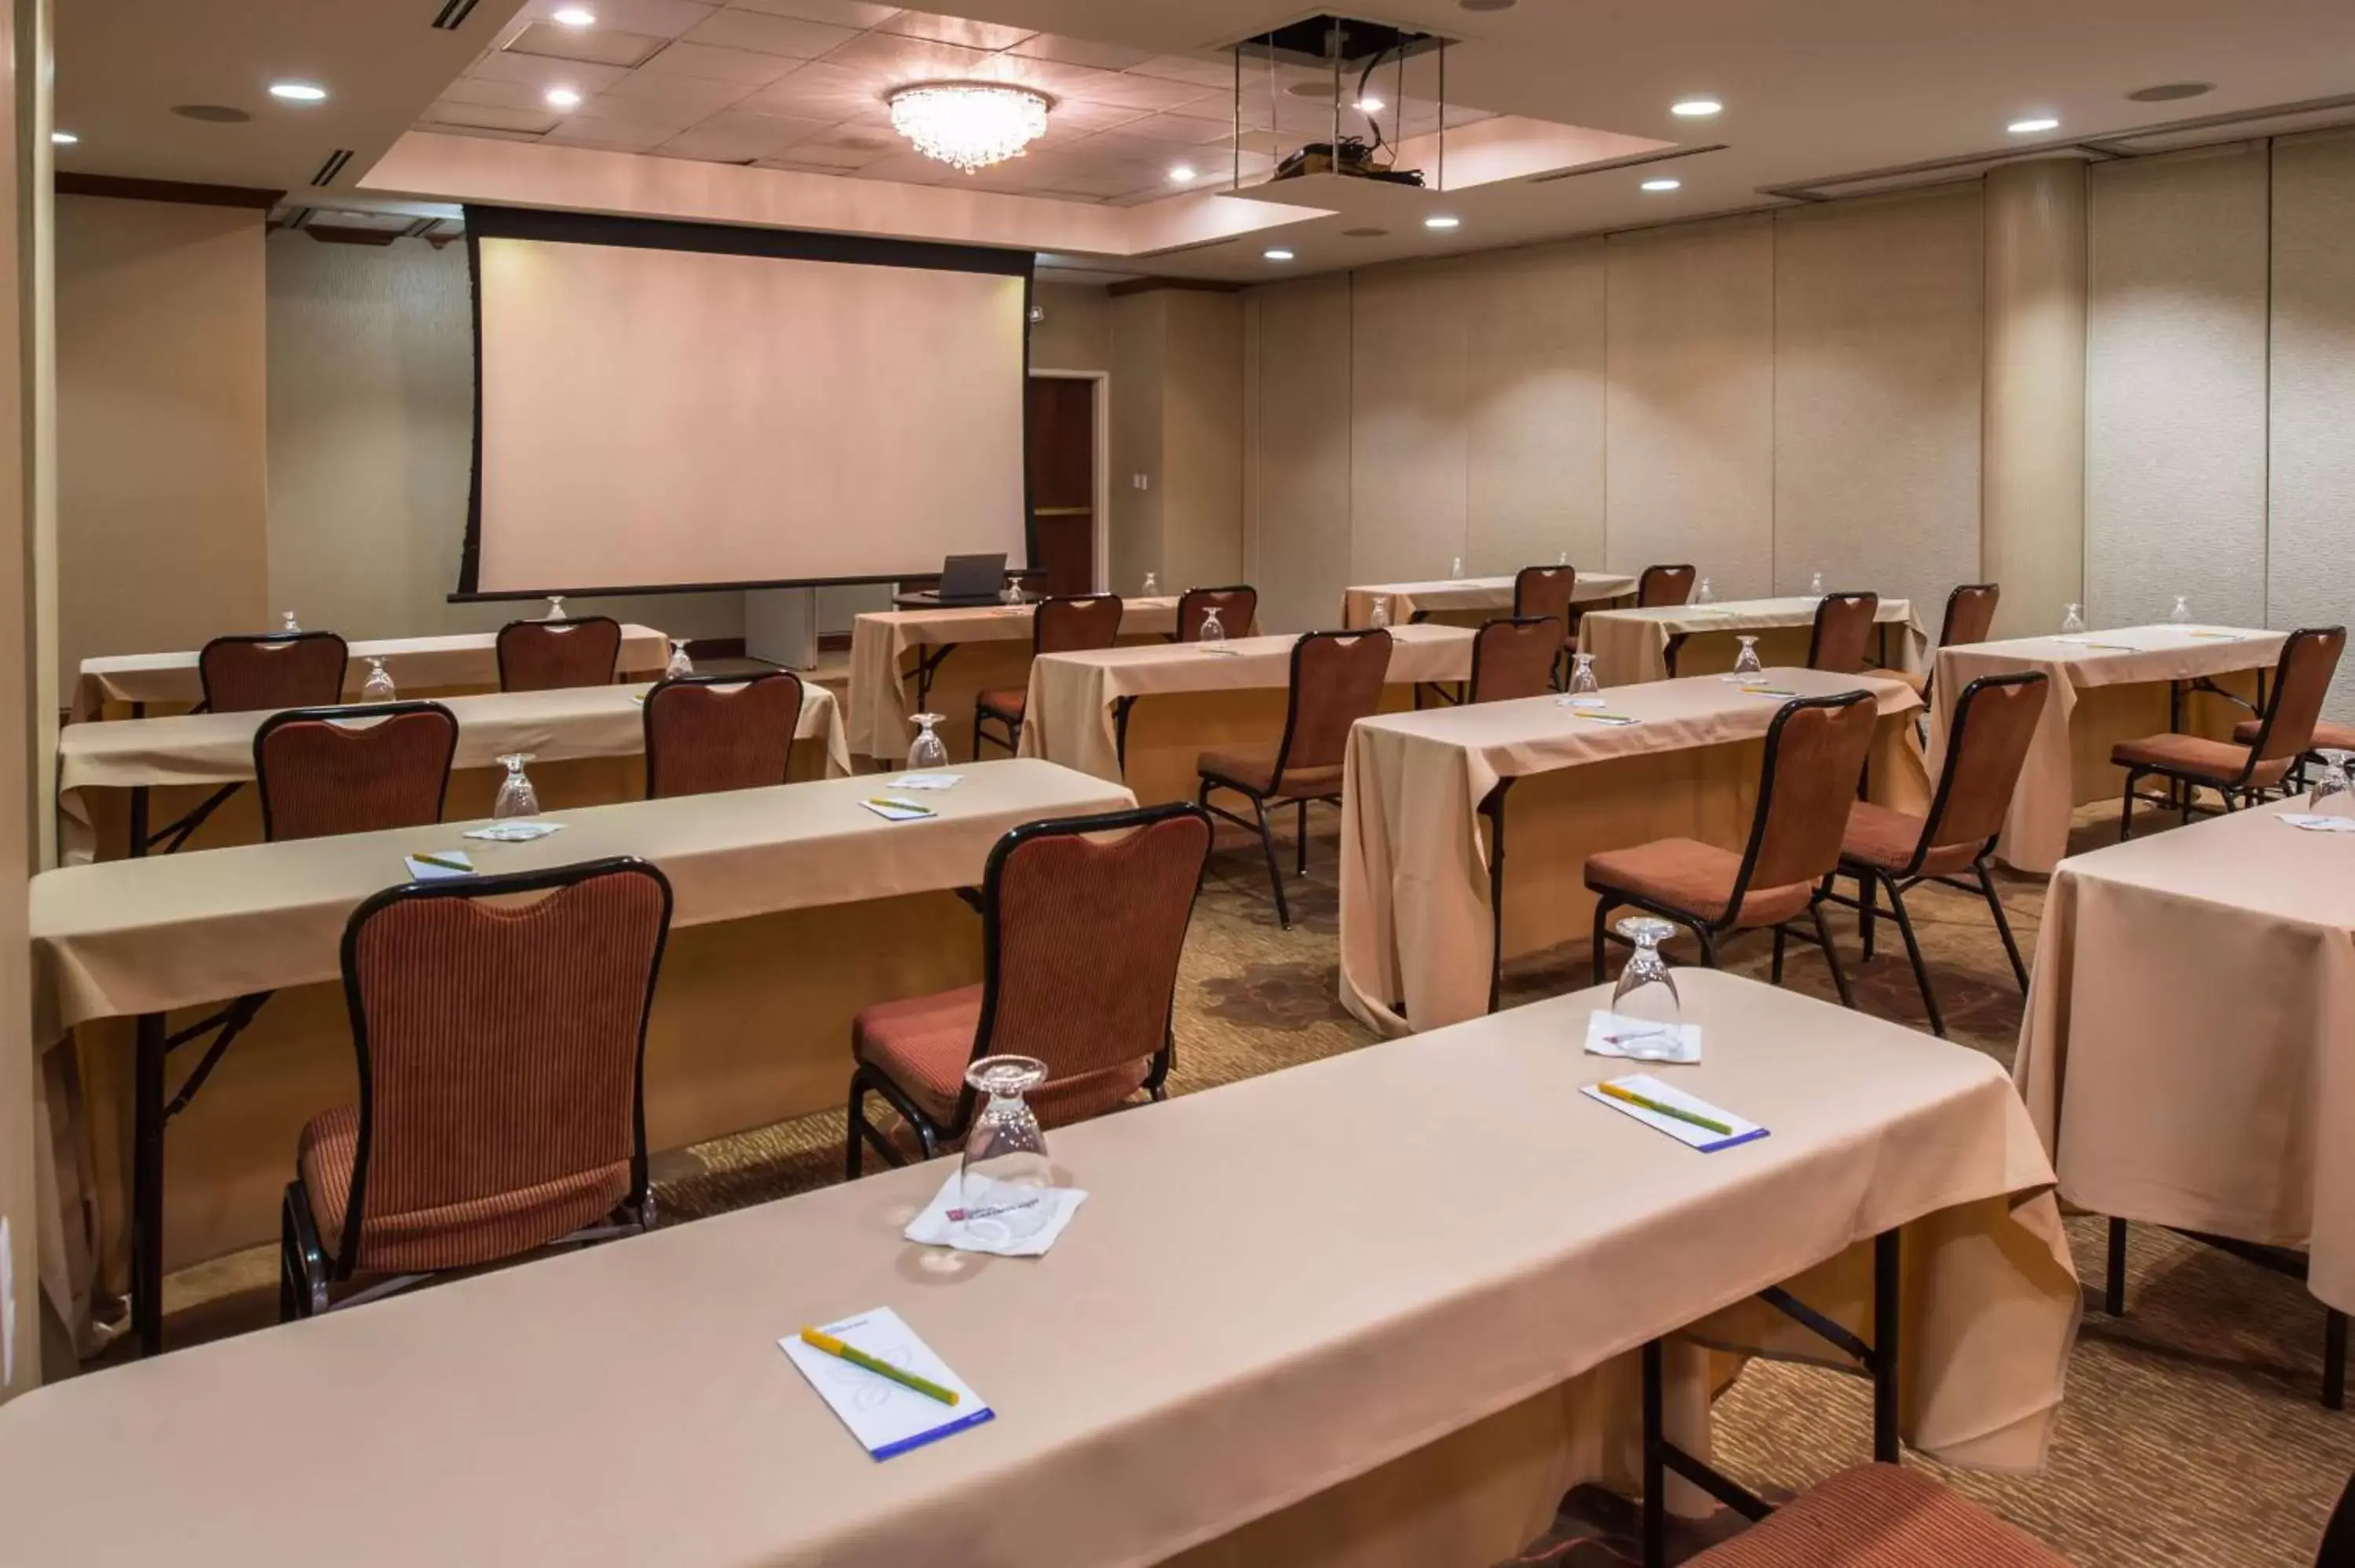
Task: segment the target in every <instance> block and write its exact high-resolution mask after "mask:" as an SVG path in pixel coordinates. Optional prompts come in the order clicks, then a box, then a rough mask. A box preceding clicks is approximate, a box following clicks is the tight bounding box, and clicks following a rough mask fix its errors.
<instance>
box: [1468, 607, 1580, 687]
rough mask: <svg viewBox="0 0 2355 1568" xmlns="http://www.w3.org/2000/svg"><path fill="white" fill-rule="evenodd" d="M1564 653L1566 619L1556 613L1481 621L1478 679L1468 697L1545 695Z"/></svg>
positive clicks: (1475, 663)
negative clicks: (1552, 614) (1555, 615)
mask: <svg viewBox="0 0 2355 1568" xmlns="http://www.w3.org/2000/svg"><path fill="white" fill-rule="evenodd" d="M1560 660H1561V622H1560V621H1559V620H1555V619H1554V618H1553V617H1552V616H1550V615H1522V616H1515V617H1514V618H1513V619H1512V620H1489V621H1484V622H1482V623H1481V627H1480V630H1479V631H1478V632H1477V633H1476V634H1475V635H1474V637H1473V639H1472V682H1471V684H1470V685H1469V686H1467V687H1466V688H1465V701H1466V702H1473V703H1505V702H1510V701H1512V700H1513V699H1514V698H1516V697H1541V696H1543V695H1545V694H1546V693H1547V692H1549V691H1550V690H1551V689H1552V687H1553V674H1554V668H1555V665H1556V664H1557V663H1558V662H1560Z"/></svg>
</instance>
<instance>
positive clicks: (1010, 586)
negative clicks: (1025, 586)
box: [997, 577, 1022, 604]
mask: <svg viewBox="0 0 2355 1568" xmlns="http://www.w3.org/2000/svg"><path fill="white" fill-rule="evenodd" d="M997 602H998V603H1000V604H1020V603H1021V602H1022V579H1021V578H1020V577H1007V579H1006V586H1005V587H1004V588H999V589H998V590H997Z"/></svg>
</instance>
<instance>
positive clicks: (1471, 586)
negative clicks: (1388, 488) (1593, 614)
mask: <svg viewBox="0 0 2355 1568" xmlns="http://www.w3.org/2000/svg"><path fill="white" fill-rule="evenodd" d="M1635 591H1636V579H1635V578H1634V577H1629V576H1627V575H1626V574H1625V573H1624V572H1589V571H1581V572H1580V573H1579V574H1578V580H1577V582H1576V583H1575V584H1573V585H1572V589H1571V596H1570V602H1571V603H1572V604H1573V605H1590V604H1603V603H1607V602H1609V601H1611V600H1614V599H1625V598H1627V597H1629V596H1630V595H1632V594H1633V593H1635ZM1384 596H1387V597H1388V598H1389V599H1390V601H1391V625H1392V626H1406V625H1411V624H1412V623H1413V622H1415V621H1418V620H1439V621H1444V622H1446V623H1447V624H1450V625H1456V626H1471V627H1477V626H1478V625H1479V624H1480V622H1481V621H1483V620H1488V619H1491V618H1493V617H1496V616H1499V615H1510V614H1511V613H1512V612H1513V578H1512V577H1443V578H1439V579H1436V580H1434V581H1431V582H1420V583H1362V584H1359V586H1358V587H1355V588H1348V589H1346V590H1345V591H1344V592H1343V593H1342V595H1341V624H1342V625H1343V626H1345V627H1349V628H1352V629H1354V628H1357V627H1360V626H1371V625H1372V624H1373V623H1374V621H1373V616H1374V600H1375V599H1377V598H1380V597H1384Z"/></svg>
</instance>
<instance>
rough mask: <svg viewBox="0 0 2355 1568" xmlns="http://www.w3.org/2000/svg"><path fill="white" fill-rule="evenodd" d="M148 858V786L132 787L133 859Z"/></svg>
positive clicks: (136, 785) (138, 785) (137, 785)
mask: <svg viewBox="0 0 2355 1568" xmlns="http://www.w3.org/2000/svg"><path fill="white" fill-rule="evenodd" d="M146 857H147V786H146V785H144V784H134V785H133V786H132V787H131V858H132V859H133V860H144V859H145V858H146Z"/></svg>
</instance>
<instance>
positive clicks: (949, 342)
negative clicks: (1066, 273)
mask: <svg viewBox="0 0 2355 1568" xmlns="http://www.w3.org/2000/svg"><path fill="white" fill-rule="evenodd" d="M467 222H468V245H469V247H470V249H471V250H472V253H473V256H474V309H475V323H476V332H475V340H476V347H475V353H476V361H475V367H476V374H477V376H478V389H477V393H476V397H475V420H476V425H475V475H474V504H473V508H472V511H471V514H470V516H469V518H468V524H467V539H466V550H465V554H464V566H463V567H462V569H461V578H460V582H459V585H458V588H459V594H460V596H461V597H464V596H468V595H481V596H486V597H496V596H499V595H522V594H540V593H554V592H564V593H579V594H588V593H594V592H601V591H602V592H627V591H633V590H637V589H654V588H719V587H742V586H775V585H784V584H804V583H819V582H856V581H875V580H879V579H884V578H891V577H911V576H916V575H919V574H922V573H926V572H933V571H937V570H939V569H940V564H941V560H942V557H943V556H949V555H960V554H970V553H976V552H995V551H999V550H1003V551H1005V552H1006V555H1007V560H1008V562H1009V563H1011V564H1013V565H1016V566H1021V565H1025V564H1027V563H1028V556H1029V552H1028V545H1027V543H1026V540H1027V529H1028V503H1027V495H1026V489H1025V464H1024V445H1023V435H1024V429H1023V418H1024V408H1025V405H1026V401H1027V399H1026V397H1025V386H1026V380H1027V376H1028V358H1027V356H1028V314H1029V285H1030V267H1031V260H1032V259H1031V258H1030V257H1029V256H1028V255H1027V254H1023V253H1019V252H1003V251H991V250H981V249H968V248H964V247H951V246H936V245H918V244H907V243H901V242H896V241H890V240H870V239H863V238H843V237H837V236H826V235H808V234H799V233H787V232H783V231H779V230H772V229H731V228H714V227H710V226H704V225H688V224H666V223H646V222H639V221H634V220H630V219H620V218H604V217H579V216H574V215H567V214H555V213H531V212H515V211H507V210H504V209H482V208H469V209H468V213H467Z"/></svg>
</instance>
